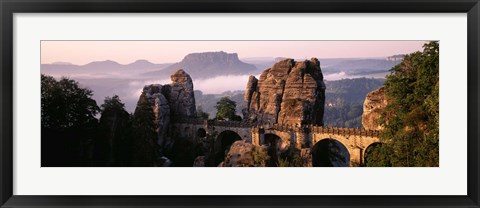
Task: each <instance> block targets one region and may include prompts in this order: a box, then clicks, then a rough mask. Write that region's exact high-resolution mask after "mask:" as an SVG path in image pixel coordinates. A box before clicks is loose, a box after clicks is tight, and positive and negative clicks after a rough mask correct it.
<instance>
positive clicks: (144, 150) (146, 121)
mask: <svg viewBox="0 0 480 208" xmlns="http://www.w3.org/2000/svg"><path fill="white" fill-rule="evenodd" d="M132 131H133V161H132V164H133V166H154V165H155V160H156V150H157V144H156V138H157V134H156V131H155V115H154V113H153V107H152V105H151V103H150V102H149V101H148V99H147V97H146V95H145V92H142V94H141V95H140V99H139V100H138V103H137V108H135V113H134V114H133V120H132Z"/></svg>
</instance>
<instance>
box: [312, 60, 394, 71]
mask: <svg viewBox="0 0 480 208" xmlns="http://www.w3.org/2000/svg"><path fill="white" fill-rule="evenodd" d="M400 61H401V60H386V59H351V60H344V61H339V62H332V63H331V64H328V65H326V66H322V60H321V59H320V65H321V66H322V71H323V73H325V74H329V73H337V72H342V71H343V72H345V73H347V74H349V75H368V74H375V73H380V72H388V70H390V69H391V68H392V67H394V66H395V65H397V64H399V63H400Z"/></svg>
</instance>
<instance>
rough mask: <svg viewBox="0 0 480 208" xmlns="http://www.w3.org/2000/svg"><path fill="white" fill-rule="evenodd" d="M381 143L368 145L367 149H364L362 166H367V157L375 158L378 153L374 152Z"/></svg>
mask: <svg viewBox="0 0 480 208" xmlns="http://www.w3.org/2000/svg"><path fill="white" fill-rule="evenodd" d="M382 145H383V143H381V142H373V143H371V144H370V145H368V147H367V148H365V151H364V153H363V165H364V166H369V164H368V158H369V157H375V156H376V154H378V152H376V151H375V150H376V149H378V148H379V147H381V146H382Z"/></svg>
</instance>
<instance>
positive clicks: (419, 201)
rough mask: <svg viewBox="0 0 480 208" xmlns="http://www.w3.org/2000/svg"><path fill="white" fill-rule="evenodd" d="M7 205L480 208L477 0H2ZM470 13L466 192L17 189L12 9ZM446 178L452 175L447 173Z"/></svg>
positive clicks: (0, 106) (0, 193)
mask: <svg viewBox="0 0 480 208" xmlns="http://www.w3.org/2000/svg"><path fill="white" fill-rule="evenodd" d="M0 11H1V29H0V30H1V31H2V32H1V33H0V35H1V36H0V39H1V42H0V44H1V52H0V53H1V54H0V63H1V75H0V80H1V81H0V82H1V84H0V87H1V90H0V98H1V102H0V115H1V126H0V135H1V142H0V168H1V172H0V174H1V175H0V176H1V177H0V204H1V205H2V207H54V206H60V207H69V206H75V207H107V206H122V207H138V206H142V207H172V206H175V207H227V206H234V207H372V206H381V207H384V206H385V207H386V206H392V207H393V206H395V207H480V206H479V204H480V202H479V199H480V197H479V190H478V189H479V171H478V170H479V154H478V152H479V151H480V147H479V142H478V139H479V130H480V128H478V125H479V124H478V117H479V110H478V104H479V102H478V101H479V96H478V94H479V84H478V82H479V80H480V77H479V73H478V72H479V69H480V68H479V64H478V62H479V59H480V55H479V48H480V47H479V19H480V17H479V13H480V4H479V1H478V0H410V1H400V0H383V1H378V0H337V1H331V0H255V1H252V0H249V1H248V0H242V1H240V0H230V1H227V0H196V1H195V0H176V1H175V0H84V1H79V0H72V1H67V0H36V1H35V0H0ZM116 12H122V13H123V12H142V13H143V12H148V13H154V12H155V13H156V12H164V13H190V12H193V13H200V12H213V13H259V12H265V13H280V12H287V13H319V12H320V13H324V12H328V13H467V14H468V16H467V18H468V22H467V24H468V92H467V93H468V101H467V102H468V134H467V135H468V150H467V151H468V161H467V163H468V170H467V171H468V179H467V180H468V194H467V195H465V196H371V195H367V196H86V195H84V196H25V195H13V194H12V193H13V192H12V191H13V177H14V175H13V160H12V155H13V154H12V153H13V150H12V142H13V119H15V118H13V114H12V112H13V108H14V105H13V99H12V98H13V39H14V37H13V14H14V13H116ZM445 180H449V179H448V178H446V179H445Z"/></svg>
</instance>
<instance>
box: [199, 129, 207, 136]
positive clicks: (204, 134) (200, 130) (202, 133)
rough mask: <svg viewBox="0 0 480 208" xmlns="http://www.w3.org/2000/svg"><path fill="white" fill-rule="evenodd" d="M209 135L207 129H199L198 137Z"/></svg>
mask: <svg viewBox="0 0 480 208" xmlns="http://www.w3.org/2000/svg"><path fill="white" fill-rule="evenodd" d="M206 136H207V131H206V130H205V129H204V128H198V129H197V137H199V138H204V137H206Z"/></svg>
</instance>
